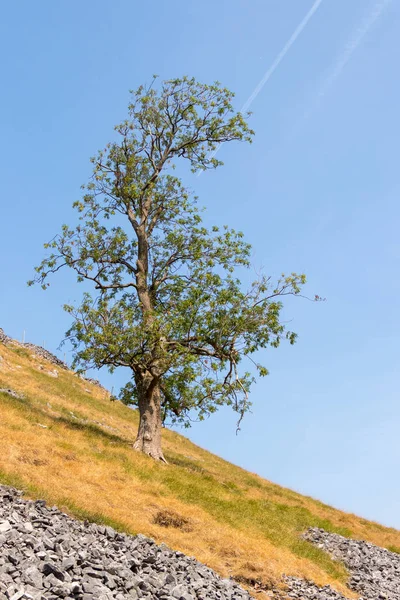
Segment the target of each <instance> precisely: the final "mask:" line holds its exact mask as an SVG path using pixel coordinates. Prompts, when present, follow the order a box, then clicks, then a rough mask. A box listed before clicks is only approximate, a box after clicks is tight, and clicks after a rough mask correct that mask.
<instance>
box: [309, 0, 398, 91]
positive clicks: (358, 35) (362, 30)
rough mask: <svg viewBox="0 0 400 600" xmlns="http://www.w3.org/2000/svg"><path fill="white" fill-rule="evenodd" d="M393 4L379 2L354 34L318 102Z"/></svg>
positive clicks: (390, 0) (382, 0)
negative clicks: (388, 7) (386, 9)
mask: <svg viewBox="0 0 400 600" xmlns="http://www.w3.org/2000/svg"><path fill="white" fill-rule="evenodd" d="M391 2H392V0H379V2H376V3H375V5H374V6H373V8H372V11H371V12H370V13H369V14H368V15H367V17H366V18H365V19H364V21H363V22H362V23H361V25H360V26H359V27H358V28H357V29H356V31H355V32H354V33H353V35H352V37H351V38H350V40H349V41H348V42H347V44H346V46H345V48H344V50H343V52H342V54H341V55H340V56H339V58H338V60H337V62H336V64H335V66H334V67H333V69H332V72H331V73H330V74H329V75H328V77H327V79H326V80H325V81H324V83H323V84H322V86H321V88H320V90H319V92H318V98H317V102H318V100H321V98H323V97H324V96H325V94H326V92H327V91H328V89H329V88H330V87H331V86H332V84H333V83H334V82H335V81H336V79H337V78H338V77H339V76H340V74H341V73H342V71H343V69H344V68H345V66H346V65H347V63H348V62H349V60H350V59H351V57H352V55H353V53H354V52H355V51H356V50H357V48H358V47H359V45H360V44H361V42H362V40H363V38H364V37H365V36H366V35H367V33H368V31H369V30H370V29H371V27H372V26H373V25H374V24H375V22H376V21H377V20H378V19H379V17H380V16H381V15H382V13H383V11H384V10H385V8H386V7H387V6H388V5H389V4H390V3H391Z"/></svg>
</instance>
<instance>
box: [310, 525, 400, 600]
mask: <svg viewBox="0 0 400 600" xmlns="http://www.w3.org/2000/svg"><path fill="white" fill-rule="evenodd" d="M303 538H304V539H306V540H308V541H309V542H311V543H313V544H314V545H315V546H317V547H318V548H321V550H324V551H325V552H327V553H328V554H330V556H332V558H333V559H335V560H339V561H341V562H343V563H344V564H345V565H346V567H347V568H348V569H349V571H350V574H351V575H350V579H349V582H348V586H349V588H350V589H352V590H354V591H355V592H359V593H360V594H361V596H362V599H361V600H400V555H399V554H396V553H394V552H390V551H389V550H386V549H385V548H380V547H379V546H375V545H374V544H371V543H369V542H364V541H361V540H352V539H348V538H345V537H343V536H341V535H337V534H335V533H328V532H326V531H324V530H323V529H317V528H311V529H309V530H308V531H307V532H306V533H305V534H304V536H303ZM327 597H328V598H329V597H330V596H327ZM333 597H334V596H333Z"/></svg>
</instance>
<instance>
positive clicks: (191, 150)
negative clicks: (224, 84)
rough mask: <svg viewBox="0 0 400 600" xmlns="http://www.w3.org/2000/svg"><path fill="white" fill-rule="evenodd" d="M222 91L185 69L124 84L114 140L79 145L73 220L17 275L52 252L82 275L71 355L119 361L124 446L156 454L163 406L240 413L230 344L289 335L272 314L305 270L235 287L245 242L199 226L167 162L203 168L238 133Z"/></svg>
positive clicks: (173, 412)
mask: <svg viewBox="0 0 400 600" xmlns="http://www.w3.org/2000/svg"><path fill="white" fill-rule="evenodd" d="M232 97H233V94H232V93H231V92H230V91H229V90H227V89H224V88H221V87H220V85H219V84H218V83H215V84H214V85H204V84H200V83H198V82H196V81H195V80H194V79H189V78H187V77H184V78H182V79H173V80H170V81H165V82H163V83H162V84H160V85H159V87H158V88H157V86H156V81H153V82H152V84H151V85H150V86H148V87H145V86H141V87H139V89H138V90H137V91H136V92H132V102H131V104H130V105H129V111H128V118H127V120H126V121H123V123H121V124H120V125H118V126H117V127H116V128H115V131H116V133H117V136H116V141H113V142H111V143H109V144H108V145H107V146H106V148H105V149H104V150H103V151H101V152H99V153H98V155H97V156H96V157H95V158H93V159H92V163H93V165H94V167H93V176H92V177H91V179H90V182H89V183H88V185H86V186H83V189H84V190H85V192H84V194H83V197H82V200H80V201H78V202H75V204H74V207H75V208H76V209H77V210H78V211H79V213H80V214H79V224H78V225H77V226H76V227H74V228H70V227H69V226H67V225H64V226H63V227H62V230H61V233H60V234H58V235H57V236H56V237H55V238H54V239H53V240H52V241H51V242H50V243H48V244H45V248H50V249H51V255H50V256H48V257H47V258H45V259H44V260H43V262H42V263H41V264H40V266H38V267H36V277H35V280H34V281H32V282H29V283H30V284H32V283H34V282H39V283H41V284H42V287H43V288H46V287H47V286H48V285H49V284H48V282H47V278H48V276H49V275H50V274H51V273H55V272H57V271H58V270H59V269H60V268H62V267H64V266H65V267H70V268H71V269H73V270H74V271H75V272H76V274H77V279H78V281H80V282H83V281H86V282H91V283H92V285H93V287H94V289H95V290H96V292H95V295H94V296H91V295H90V294H89V293H84V295H83V300H82V303H81V305H80V306H78V307H73V306H65V309H66V310H67V311H68V312H69V313H71V315H72V316H73V319H74V320H73V324H72V326H71V328H70V329H69V331H68V332H67V334H66V335H67V338H69V340H71V341H72V344H73V346H74V350H75V366H80V367H81V368H89V367H93V366H94V367H96V368H100V367H103V366H106V367H108V369H109V370H110V371H113V369H115V368H116V367H120V366H123V367H128V368H129V369H131V371H132V381H131V382H130V383H128V384H127V385H126V386H125V388H124V389H123V390H122V392H121V400H122V401H124V402H125V403H127V404H133V405H135V406H137V407H138V408H139V413H140V424H139V430H138V434H137V439H136V442H135V444H134V448H135V449H137V450H140V451H142V452H144V453H146V454H148V455H150V456H152V457H153V458H155V459H160V460H164V457H163V453H162V449H161V429H162V424H163V422H164V420H165V419H166V418H167V417H168V418H169V419H171V420H172V422H180V423H183V424H188V422H189V418H190V415H191V414H193V413H196V412H197V416H198V417H199V418H200V419H204V417H205V416H206V415H208V414H210V413H212V412H215V411H216V410H217V409H218V407H219V406H223V405H228V406H231V407H232V408H233V409H234V410H235V411H236V412H237V413H238V415H239V424H240V421H241V419H242V417H243V415H244V414H245V412H246V411H247V410H248V409H249V406H250V403H249V400H248V393H249V389H250V385H251V383H252V381H253V376H252V375H251V374H250V373H248V372H246V371H243V370H242V369H241V368H240V367H241V364H242V360H243V358H245V357H251V355H252V354H253V353H254V352H256V351H257V350H259V349H261V348H266V347H267V346H273V347H277V346H278V345H279V343H280V341H281V340H282V339H283V338H286V339H288V340H289V342H290V343H292V344H293V343H294V342H295V339H296V334H294V333H293V332H290V331H287V330H286V328H285V325H284V324H283V323H282V321H281V320H280V313H281V308H282V304H281V299H282V297H283V296H286V295H296V294H299V293H300V288H301V286H302V284H304V283H305V276H304V275H297V274H295V273H293V274H291V275H290V276H288V277H285V276H282V278H281V279H280V280H279V281H277V282H275V283H273V282H272V281H271V279H270V278H269V277H265V276H262V277H260V278H259V279H258V280H257V281H255V282H254V283H253V284H252V285H251V286H250V289H248V290H246V291H245V290H243V287H242V285H241V282H240V281H239V279H238V278H237V276H236V277H235V274H234V272H235V269H236V268H237V267H249V256H250V245H249V244H247V243H246V242H244V241H243V234H242V233H240V232H236V231H234V230H231V229H228V228H227V227H224V228H223V229H222V230H219V229H218V227H213V228H212V229H211V230H207V229H206V228H205V227H204V226H203V225H202V220H201V217H200V213H199V210H198V208H197V207H196V199H195V198H193V197H192V196H191V195H190V193H189V191H188V190H187V189H186V188H185V187H184V186H183V184H182V182H181V180H180V179H179V178H178V177H176V176H174V174H173V169H174V167H175V165H176V164H177V163H184V161H187V163H188V164H189V165H190V167H191V169H192V171H193V172H196V171H200V170H206V169H213V168H216V167H217V166H219V165H220V164H222V163H221V162H220V161H218V160H217V159H216V158H215V153H214V151H215V149H216V148H217V147H218V144H221V143H226V142H231V141H234V140H239V141H241V140H244V141H251V137H252V135H253V131H252V130H251V129H249V127H248V125H247V123H246V120H245V117H244V116H243V115H242V114H240V113H235V112H234V110H233V107H232V104H231V102H232ZM256 366H257V369H258V372H259V374H260V375H261V376H263V375H266V374H267V369H266V368H265V367H264V366H261V365H259V364H257V365H256Z"/></svg>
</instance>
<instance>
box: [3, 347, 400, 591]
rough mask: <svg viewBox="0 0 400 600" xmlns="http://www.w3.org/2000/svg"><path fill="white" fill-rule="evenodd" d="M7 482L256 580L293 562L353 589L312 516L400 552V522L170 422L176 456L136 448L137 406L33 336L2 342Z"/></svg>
mask: <svg viewBox="0 0 400 600" xmlns="http://www.w3.org/2000/svg"><path fill="white" fill-rule="evenodd" d="M0 390H3V391H0V404H1V420H0V435H1V439H2V452H1V454H0V483H3V484H8V485H14V486H16V487H18V488H20V489H23V490H24V491H25V492H26V495H27V496H28V497H31V498H39V497H40V498H44V499H45V500H46V501H47V502H48V503H51V504H56V505H57V506H58V507H59V508H61V509H62V510H64V511H65V512H68V513H69V514H71V515H73V516H76V517H78V518H82V519H88V520H90V521H95V522H97V523H103V524H106V525H111V526H113V527H114V528H115V529H118V530H123V531H125V532H130V533H142V534H144V535H146V536H150V537H151V538H153V539H154V540H155V541H156V542H158V543H161V542H165V543H166V544H167V545H168V546H170V547H171V548H173V549H175V550H180V551H182V552H184V553H185V554H188V555H191V556H195V557H196V558H197V559H198V560H199V561H201V562H203V563H205V564H206V565H208V566H209V567H211V568H213V569H215V570H216V571H217V572H218V573H220V574H221V575H222V576H224V577H228V576H232V577H234V578H235V579H236V580H237V581H238V582H240V583H241V584H242V585H243V586H244V587H246V588H247V589H248V590H250V591H252V592H254V590H255V589H257V591H260V594H259V597H262V596H263V595H264V592H265V593H267V590H268V589H269V588H270V587H271V586H272V585H277V584H278V585H279V584H280V581H281V576H282V574H283V573H285V574H286V575H290V576H297V577H302V578H306V579H310V580H313V581H314V582H316V583H317V584H318V585H321V586H322V585H326V584H330V585H332V586H333V587H334V588H336V589H337V590H338V591H341V592H343V593H345V594H346V596H348V597H356V596H355V594H352V593H351V592H350V591H349V590H348V588H347V587H346V585H345V581H346V580H347V577H348V574H347V571H346V569H345V567H344V566H343V565H342V564H341V563H338V562H334V561H333V560H332V559H331V558H329V556H328V554H326V553H325V552H323V551H322V550H321V549H319V548H317V547H315V546H314V545H312V544H311V543H309V542H308V541H305V540H303V539H300V535H301V534H302V533H303V532H304V531H305V530H307V529H308V528H309V527H314V528H315V527H317V528H323V529H324V530H325V531H327V532H332V533H337V534H340V535H342V536H345V537H352V538H356V539H363V540H367V541H369V542H372V543H374V544H376V545H378V546H382V547H384V548H388V549H390V550H392V551H400V550H398V549H400V532H399V531H396V530H394V529H389V528H385V527H383V526H381V525H379V524H376V523H372V522H369V521H366V520H365V519H361V518H359V517H356V516H354V515H351V514H346V513H343V512H341V511H338V510H336V509H333V508H331V507H329V506H326V505H325V504H322V503H321V502H318V501H317V500H313V499H312V498H308V497H304V496H301V495H300V494H297V493H295V492H293V491H291V490H287V489H284V488H282V487H280V486H277V485H275V484H273V483H271V482H269V481H266V480H264V479H262V478H260V477H258V476H257V475H254V474H252V473H249V472H247V471H245V470H243V469H241V468H239V467H236V466H234V465H232V464H230V463H228V462H226V461H224V460H222V459H221V458H219V457H217V456H214V455H213V454H211V453H209V452H207V451H205V450H203V449H201V448H199V447H198V446H196V445H194V444H192V443H191V442H190V441H189V440H188V439H187V438H185V437H183V436H182V435H179V434H177V433H175V432H172V431H169V430H165V431H164V448H165V456H166V458H167V460H168V463H169V464H168V465H165V464H161V463H156V462H154V461H152V460H151V459H149V458H147V457H146V456H144V455H141V454H138V453H136V452H134V451H133V450H132V449H131V444H132V442H133V440H134V439H135V433H136V428H137V422H138V419H137V415H136V413H135V411H132V410H131V409H129V408H127V407H126V406H124V405H122V404H121V403H120V402H115V401H114V402H113V401H110V396H109V393H108V392H107V391H106V390H104V389H103V388H101V387H100V386H97V385H95V384H93V383H91V382H89V381H86V380H83V379H81V378H79V377H77V376H76V375H75V374H74V373H73V372H71V371H68V370H66V369H63V368H62V366H60V365H54V364H52V363H51V362H48V361H47V360H45V359H44V358H43V357H41V356H39V355H38V354H36V353H35V349H34V348H32V347H27V346H22V345H21V344H16V343H12V344H7V345H5V344H3V343H0Z"/></svg>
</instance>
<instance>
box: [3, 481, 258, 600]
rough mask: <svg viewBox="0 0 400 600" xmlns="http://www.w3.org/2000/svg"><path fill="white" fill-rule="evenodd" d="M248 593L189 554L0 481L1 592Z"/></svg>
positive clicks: (135, 599)
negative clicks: (81, 516) (27, 497)
mask: <svg viewBox="0 0 400 600" xmlns="http://www.w3.org/2000/svg"><path fill="white" fill-rule="evenodd" d="M2 598H7V599H8V600H58V599H63V598H65V599H66V600H113V599H115V600H126V599H128V600H139V599H143V600H145V599H146V598H148V599H150V598H154V599H156V600H157V599H158V600H203V599H204V600H208V599H215V600H217V599H218V600H250V598H251V597H250V595H249V594H248V593H247V592H246V591H245V590H244V589H242V588H241V587H240V586H239V585H237V584H236V583H235V582H234V581H232V580H227V579H222V578H221V577H219V576H218V575H217V574H216V573H215V572H214V571H212V570H211V569H209V568H208V567H206V566H205V565H202V564H201V563H199V562H198V561H197V560H195V559H194V558H191V557H188V556H185V555H184V554H182V553H181V552H174V551H173V550H171V549H170V548H168V547H167V546H166V545H165V544H162V545H161V546H158V545H157V544H156V543H155V542H154V540H151V539H149V538H146V537H145V536H143V535H138V536H129V535H125V534H122V533H118V532H117V531H115V530H114V529H113V528H111V527H104V526H103V525H96V524H94V523H88V522H87V521H85V522H81V521H78V520H76V519H72V518H71V517H69V516H68V515H66V514H64V513H62V512H61V511H59V510H58V509H57V508H56V507H48V506H46V503H45V502H44V501H43V500H37V501H35V502H33V501H30V500H25V499H23V498H22V493H21V492H19V491H18V490H15V489H14V488H10V487H6V486H0V599H2Z"/></svg>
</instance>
